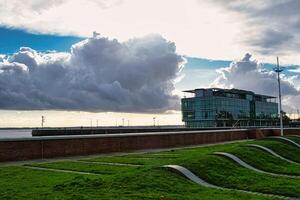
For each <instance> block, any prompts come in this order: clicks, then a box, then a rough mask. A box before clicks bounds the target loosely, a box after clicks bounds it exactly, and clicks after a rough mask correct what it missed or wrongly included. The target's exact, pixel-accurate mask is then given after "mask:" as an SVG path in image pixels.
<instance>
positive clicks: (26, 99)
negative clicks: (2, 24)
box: [0, 35, 183, 112]
mask: <svg viewBox="0 0 300 200" xmlns="http://www.w3.org/2000/svg"><path fill="white" fill-rule="evenodd" d="M182 63H183V59H182V57H181V56H180V55H178V54H177V53H176V47H175V44H174V43H172V42H169V41H167V40H166V39H164V38H162V37H161V36H159V35H149V36H146V37H143V38H134V39H131V40H128V41H126V42H122V43H121V42H119V41H118V40H116V39H112V40H111V39H108V38H104V37H101V36H99V35H95V36H94V37H92V38H88V39H85V40H83V41H81V42H79V43H77V44H74V45H73V46H72V48H71V52H70V53H62V52H52V53H51V52H49V53H39V52H37V51H35V50H33V49H31V48H29V47H22V48H20V50H19V51H18V52H16V53H14V54H13V55H11V56H2V57H1V59H0V108H1V109H17V110H35V109H57V110H85V111H118V112H163V111H167V110H175V109H178V108H179V101H178V97H177V96H174V95H172V91H173V90H174V85H173V83H174V79H175V78H176V77H177V74H178V72H179V71H180V69H181V65H182Z"/></svg>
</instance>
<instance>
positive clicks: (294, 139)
mask: <svg viewBox="0 0 300 200" xmlns="http://www.w3.org/2000/svg"><path fill="white" fill-rule="evenodd" d="M286 137H287V138H289V139H291V140H293V141H294V142H296V143H298V144H300V137H296V136H286Z"/></svg>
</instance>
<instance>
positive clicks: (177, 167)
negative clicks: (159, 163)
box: [163, 165, 299, 200]
mask: <svg viewBox="0 0 300 200" xmlns="http://www.w3.org/2000/svg"><path fill="white" fill-rule="evenodd" d="M163 167H165V168H168V169H170V170H171V171H174V172H176V173H180V174H181V175H183V176H185V177H186V178H188V179H189V180H191V181H193V182H195V183H197V184H199V185H201V186H204V187H209V188H215V189H221V190H230V191H239V192H244V193H248V194H254V195H259V196H265V197H273V198H279V199H290V200H299V198H294V197H286V196H281V195H274V194H266V193H260V192H252V191H247V190H239V189H232V188H224V187H220V186H216V185H213V184H210V183H208V182H206V181H204V180H203V179H201V178H200V177H198V176H196V175H195V174H193V172H191V171H190V170H188V169H186V168H184V167H182V166H180V165H164V166H163Z"/></svg>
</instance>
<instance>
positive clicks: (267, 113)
mask: <svg viewBox="0 0 300 200" xmlns="http://www.w3.org/2000/svg"><path fill="white" fill-rule="evenodd" d="M199 90H202V91H199ZM206 91H210V92H206ZM192 92H194V93H195V94H196V95H195V97H192V98H183V99H182V101H181V102H182V104H181V110H182V120H183V121H184V122H185V124H186V126H187V127H224V126H275V125H277V123H278V105H277V103H276V102H274V101H273V102H270V101H269V99H270V98H273V99H274V97H268V96H263V95H256V94H254V93H253V92H250V91H244V90H224V89H198V91H197V90H194V91H192Z"/></svg>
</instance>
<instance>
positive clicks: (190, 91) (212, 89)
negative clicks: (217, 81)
mask: <svg viewBox="0 0 300 200" xmlns="http://www.w3.org/2000/svg"><path fill="white" fill-rule="evenodd" d="M197 90H211V91H213V92H220V93H232V94H251V95H254V96H259V97H263V98H267V99H274V98H276V97H273V96H268V95H262V94H255V93H254V92H252V91H248V90H240V89H235V88H232V89H222V88H196V89H194V90H184V91H183V92H187V93H196V91H197Z"/></svg>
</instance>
